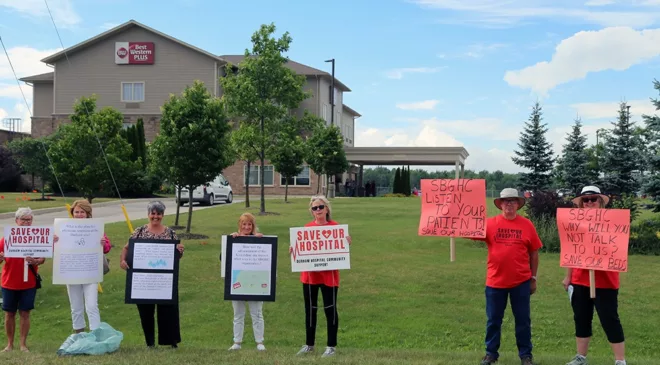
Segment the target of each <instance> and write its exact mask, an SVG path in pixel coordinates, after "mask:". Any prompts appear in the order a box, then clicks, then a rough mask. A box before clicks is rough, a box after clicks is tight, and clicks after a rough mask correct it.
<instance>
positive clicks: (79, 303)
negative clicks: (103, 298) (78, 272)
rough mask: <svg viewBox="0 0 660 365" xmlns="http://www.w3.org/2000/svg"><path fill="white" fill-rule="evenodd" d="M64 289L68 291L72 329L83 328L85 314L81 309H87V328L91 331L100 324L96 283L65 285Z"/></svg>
mask: <svg viewBox="0 0 660 365" xmlns="http://www.w3.org/2000/svg"><path fill="white" fill-rule="evenodd" d="M66 290H67V292H68V293H69V303H71V320H72V321H73V329H74V330H81V329H82V330H84V329H85V327H86V326H85V315H84V314H83V309H85V310H86V311H87V318H88V319H89V330H90V331H93V330H95V329H97V328H99V326H100V325H101V314H100V313H99V305H98V296H99V292H98V283H94V284H77V285H67V286H66ZM83 306H84V308H83Z"/></svg>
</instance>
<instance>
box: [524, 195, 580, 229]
mask: <svg viewBox="0 0 660 365" xmlns="http://www.w3.org/2000/svg"><path fill="white" fill-rule="evenodd" d="M572 207H573V203H572V202H571V201H570V200H565V199H563V198H561V197H560V196H559V195H557V193H556V192H554V191H537V192H535V193H534V195H532V197H531V198H529V199H527V204H526V208H525V213H526V215H527V217H529V219H531V220H532V221H533V222H534V223H535V224H536V223H541V222H542V221H544V220H546V219H552V220H554V219H555V218H556V217H557V208H572Z"/></svg>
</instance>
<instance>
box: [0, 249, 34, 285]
mask: <svg viewBox="0 0 660 365" xmlns="http://www.w3.org/2000/svg"><path fill="white" fill-rule="evenodd" d="M0 252H3V253H4V252H5V238H4V237H2V238H0ZM3 265H4V266H3V267H2V287H3V288H5V289H11V290H25V289H32V288H34V287H35V286H37V278H36V277H35V276H34V274H32V270H30V269H28V281H23V272H24V267H25V266H24V265H25V259H22V258H18V257H5V261H4V263H3ZM32 267H34V269H35V270H36V272H39V266H36V265H32Z"/></svg>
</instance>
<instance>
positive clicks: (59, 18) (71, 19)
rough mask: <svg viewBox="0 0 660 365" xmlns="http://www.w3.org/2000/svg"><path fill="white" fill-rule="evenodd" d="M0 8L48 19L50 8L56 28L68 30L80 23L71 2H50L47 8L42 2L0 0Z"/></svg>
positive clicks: (33, 0)
mask: <svg viewBox="0 0 660 365" xmlns="http://www.w3.org/2000/svg"><path fill="white" fill-rule="evenodd" d="M0 7H4V8H9V9H10V10H12V11H15V12H18V13H20V14H22V15H25V16H29V17H37V18H44V17H49V15H48V8H50V11H51V13H52V14H53V19H54V20H55V24H56V25H57V27H58V28H59V27H62V28H69V27H72V26H74V25H76V24H78V23H80V22H81V18H80V16H79V15H78V13H76V11H75V10H74V9H73V2H72V0H50V1H48V7H46V4H45V3H44V1H43V0H0Z"/></svg>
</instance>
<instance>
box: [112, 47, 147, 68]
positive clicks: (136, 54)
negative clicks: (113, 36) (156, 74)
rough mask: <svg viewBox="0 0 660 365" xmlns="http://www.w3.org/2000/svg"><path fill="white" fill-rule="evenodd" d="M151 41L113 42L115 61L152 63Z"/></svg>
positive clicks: (120, 63) (118, 62)
mask: <svg viewBox="0 0 660 365" xmlns="http://www.w3.org/2000/svg"><path fill="white" fill-rule="evenodd" d="M154 58H155V50H154V43H153V42H115V63H116V64H118V65H153V64H154Z"/></svg>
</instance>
